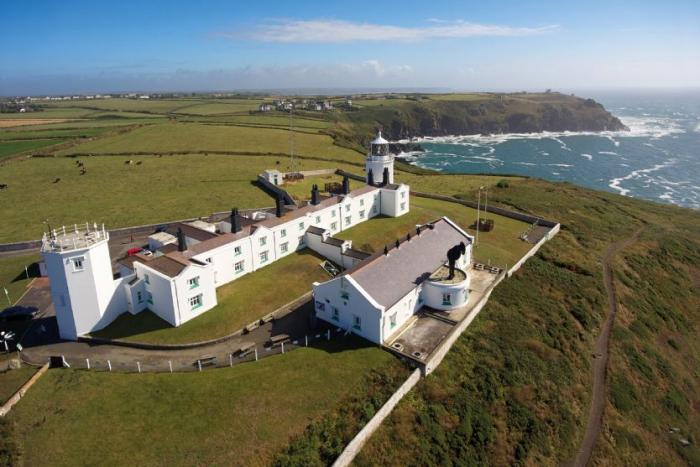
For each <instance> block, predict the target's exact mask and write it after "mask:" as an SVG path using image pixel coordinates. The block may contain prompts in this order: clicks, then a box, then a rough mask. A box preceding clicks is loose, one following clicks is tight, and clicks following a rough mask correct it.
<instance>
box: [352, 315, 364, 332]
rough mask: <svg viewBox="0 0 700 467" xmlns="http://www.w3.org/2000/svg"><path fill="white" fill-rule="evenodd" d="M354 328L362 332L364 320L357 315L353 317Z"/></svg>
mask: <svg viewBox="0 0 700 467" xmlns="http://www.w3.org/2000/svg"><path fill="white" fill-rule="evenodd" d="M352 328H353V329H357V330H358V331H362V318H360V317H359V316H357V315H352Z"/></svg>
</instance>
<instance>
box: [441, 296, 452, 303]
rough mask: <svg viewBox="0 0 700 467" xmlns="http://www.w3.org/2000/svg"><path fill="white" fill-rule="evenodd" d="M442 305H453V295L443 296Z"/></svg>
mask: <svg viewBox="0 0 700 467" xmlns="http://www.w3.org/2000/svg"><path fill="white" fill-rule="evenodd" d="M442 304H443V305H452V294H449V293H444V294H442Z"/></svg>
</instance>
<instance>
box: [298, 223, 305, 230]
mask: <svg viewBox="0 0 700 467" xmlns="http://www.w3.org/2000/svg"><path fill="white" fill-rule="evenodd" d="M299 230H304V223H303V222H299Z"/></svg>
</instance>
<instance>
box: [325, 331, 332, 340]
mask: <svg viewBox="0 0 700 467" xmlns="http://www.w3.org/2000/svg"><path fill="white" fill-rule="evenodd" d="M326 340H331V330H330V329H329V330H328V331H326Z"/></svg>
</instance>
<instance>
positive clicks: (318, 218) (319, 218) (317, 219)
mask: <svg viewBox="0 0 700 467" xmlns="http://www.w3.org/2000/svg"><path fill="white" fill-rule="evenodd" d="M316 223H317V224H320V223H321V216H316Z"/></svg>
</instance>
